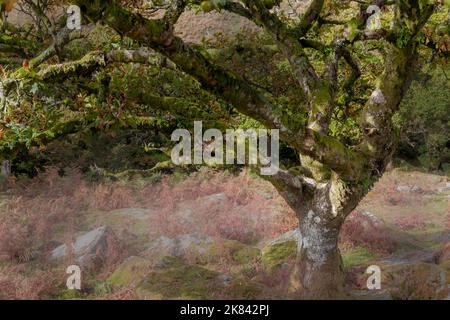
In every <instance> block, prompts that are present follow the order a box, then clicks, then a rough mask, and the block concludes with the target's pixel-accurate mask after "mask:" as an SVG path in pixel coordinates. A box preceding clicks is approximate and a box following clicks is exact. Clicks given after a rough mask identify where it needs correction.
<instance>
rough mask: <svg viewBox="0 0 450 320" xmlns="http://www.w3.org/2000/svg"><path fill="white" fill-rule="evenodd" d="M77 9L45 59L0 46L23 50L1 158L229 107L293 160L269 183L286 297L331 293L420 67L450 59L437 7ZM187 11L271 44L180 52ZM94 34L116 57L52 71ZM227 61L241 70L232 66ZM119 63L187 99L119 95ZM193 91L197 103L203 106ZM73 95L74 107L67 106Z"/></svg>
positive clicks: (178, 4)
mask: <svg viewBox="0 0 450 320" xmlns="http://www.w3.org/2000/svg"><path fill="white" fill-rule="evenodd" d="M75 3H77V4H78V5H79V6H80V7H81V9H82V12H83V15H84V17H85V19H86V21H85V22H86V23H85V24H84V26H83V28H82V29H81V30H78V31H73V32H72V31H69V30H67V29H65V28H64V27H63V25H60V27H59V29H58V28H56V29H57V30H58V31H55V32H53V37H52V40H51V41H50V45H47V46H46V47H43V46H42V44H39V43H35V42H32V41H31V42H30V41H29V40H28V39H26V37H24V35H23V34H22V35H20V36H18V34H20V32H19V33H18V32H16V33H15V35H13V36H11V37H3V38H2V39H5V40H3V42H6V41H9V44H10V45H12V46H16V48H17V44H18V43H21V44H22V45H23V44H26V45H27V48H28V50H27V52H22V55H23V56H31V57H30V61H29V63H26V64H23V65H22V67H21V68H19V67H16V68H13V69H10V70H6V71H4V75H3V80H2V84H3V95H2V102H3V107H4V108H3V115H4V117H3V120H2V121H3V123H2V125H3V128H2V129H1V130H2V131H1V134H2V137H3V139H2V141H0V154H1V157H2V158H4V159H11V158H13V157H15V156H17V155H18V154H19V153H20V152H21V150H28V149H29V148H30V147H32V146H33V145H37V146H43V145H45V144H47V143H48V142H49V141H51V140H53V139H55V138H57V137H60V136H65V135H67V134H69V133H73V132H78V131H80V130H83V129H84V128H86V127H90V126H93V125H94V126H98V125H100V126H113V125H117V126H119V127H124V126H136V127H144V128H150V129H152V130H155V129H157V130H161V129H162V127H165V128H166V129H170V128H173V127H174V126H176V125H177V123H172V124H171V125H169V126H164V125H162V123H161V121H160V118H159V119H158V118H155V117H153V116H149V106H150V107H151V108H150V109H151V110H153V111H152V112H154V110H167V111H168V112H170V113H171V114H175V115H176V114H177V113H178V114H183V113H186V112H187V111H189V113H191V114H192V116H193V118H197V119H202V118H203V117H204V116H205V115H206V114H208V112H206V113H205V110H204V109H202V103H207V102H210V103H208V104H204V105H205V106H206V105H211V104H212V101H215V103H218V104H219V106H218V107H217V109H216V110H214V112H213V113H214V114H215V116H214V117H213V119H214V122H217V121H222V123H229V120H230V119H229V117H227V116H226V115H227V114H229V111H227V108H228V107H229V106H231V107H232V108H235V110H237V111H238V112H239V113H241V114H243V115H245V116H246V117H248V118H251V119H253V120H256V121H257V123H258V124H259V125H263V126H265V127H268V128H273V129H279V130H280V137H281V139H282V140H283V142H284V143H285V144H286V146H287V148H288V149H289V150H291V151H292V152H291V156H290V160H291V161H285V162H284V163H283V168H281V170H280V171H279V172H278V174H277V175H276V176H272V177H270V180H271V182H272V183H273V184H274V186H275V187H276V188H277V189H278V191H279V192H280V194H281V195H282V196H283V198H284V199H285V200H286V202H287V203H288V204H289V205H290V206H291V207H292V209H293V210H294V211H295V212H296V214H297V216H298V218H299V230H300V234H301V237H300V239H299V252H298V257H297V263H296V268H295V270H294V272H293V273H292V276H291V291H292V293H293V294H294V295H296V296H297V297H309V298H312V297H320V298H326V297H335V296H336V295H338V294H340V293H341V292H342V289H343V271H342V261H341V257H340V254H339V250H338V248H337V242H338V235H339V230H340V228H341V226H342V224H343V222H344V220H345V218H346V217H347V215H348V214H349V213H350V212H351V211H352V210H353V209H354V208H355V207H356V205H357V204H358V203H359V202H360V201H361V199H362V198H363V197H364V196H365V195H366V193H367V192H368V191H369V189H370V188H371V187H372V185H373V183H374V182H375V181H377V180H378V179H379V178H380V176H381V175H382V174H383V172H384V171H385V169H386V166H387V164H388V163H389V161H390V160H391V158H392V155H393V153H394V151H395V149H396V145H397V137H398V135H397V134H396V130H395V123H394V120H393V117H394V115H395V114H396V112H397V111H398V109H399V106H400V102H401V101H402V98H403V97H404V96H405V93H406V91H407V89H408V87H409V86H410V83H411V81H412V79H413V76H414V74H415V72H416V70H417V67H418V66H419V63H420V58H421V57H424V56H427V55H429V53H428V52H433V55H436V56H438V57H439V58H441V59H444V60H445V59H446V58H448V32H445V31H444V32H442V30H441V29H439V27H438V26H439V24H442V23H443V22H444V21H446V19H448V8H447V7H445V4H444V3H443V2H442V1H434V2H433V1H415V0H411V1H405V0H396V1H383V0H377V1H373V2H370V3H369V2H367V3H366V2H361V1H332V0H312V1H304V2H303V4H304V6H305V10H303V11H302V13H301V14H298V15H297V14H291V15H289V17H287V16H286V15H285V14H284V13H283V12H284V11H282V10H277V9H278V7H279V5H280V3H279V2H277V1H261V0H253V1H247V0H243V1H239V2H238V1H228V0H222V1H211V2H209V1H205V2H200V1H187V0H186V1H185V0H174V1H168V2H158V3H156V2H155V3H153V2H147V1H131V2H130V1H106V0H94V1H84V0H78V1H75ZM371 4H375V5H377V6H378V7H380V8H381V9H382V10H383V14H382V21H381V26H382V27H381V28H380V29H376V30H367V29H366V23H367V20H368V18H369V16H370V15H371V13H370V12H369V13H368V11H367V9H368V7H369V5H371ZM189 8H194V9H195V8H196V9H198V10H204V11H211V10H218V11H220V10H226V11H229V12H232V13H234V14H236V15H239V16H241V17H243V18H245V19H247V20H248V21H250V22H252V23H253V24H254V25H256V26H258V27H259V28H260V29H261V30H262V33H263V35H264V36H266V38H265V39H266V41H267V43H264V42H263V41H253V42H252V43H250V44H249V43H245V41H239V39H237V41H235V42H233V41H229V42H228V41H222V43H221V44H220V45H218V44H217V43H204V44H203V45H201V46H200V45H193V44H189V43H186V42H185V41H183V40H182V39H181V38H180V37H178V36H177V35H176V34H175V32H174V29H175V25H176V23H177V20H178V19H179V17H180V16H181V15H182V14H183V12H184V11H185V10H187V9H189ZM98 22H101V23H103V24H106V25H107V26H108V27H109V28H111V29H113V30H115V32H117V34H118V35H119V36H120V37H119V39H120V40H119V41H118V43H117V44H116V45H113V44H112V43H110V44H109V45H105V46H102V47H101V48H97V50H93V51H89V52H85V55H84V56H82V57H81V58H79V57H77V55H74V56H72V57H71V56H70V54H67V55H66V57H65V61H64V62H62V63H59V64H55V63H54V62H53V61H52V58H53V57H55V56H58V57H59V58H62V59H64V55H61V54H59V52H60V50H61V48H64V47H65V46H66V45H68V44H69V43H70V42H71V41H73V40H74V39H76V38H80V37H85V36H86V35H88V34H90V33H91V32H92V30H93V28H95V27H96V26H95V24H96V23H98ZM22 32H24V31H23V30H22ZM259 40H261V39H259ZM236 42H237V44H236ZM422 47H423V48H424V49H422ZM93 49H95V48H93ZM430 49H431V51H423V50H430ZM249 52H253V54H252V55H251V58H250V59H247V60H246V59H245V57H246V56H247V58H248V57H249V56H248V55H249ZM257 52H259V53H257ZM227 53H228V54H231V55H232V56H238V57H240V58H242V59H240V60H239V59H232V60H231V61H230V60H229V59H227ZM228 57H229V56H228ZM257 58H259V59H261V60H259V61H258V59H257ZM267 61H277V64H276V68H274V69H278V70H276V71H274V70H273V69H270V68H269V67H267V66H266V68H265V69H264V64H267ZM246 62H248V64H247V63H246ZM128 63H135V64H136V63H138V64H142V65H147V66H148V65H150V66H151V65H153V66H155V65H157V66H158V68H159V70H160V69H161V68H162V69H163V70H164V69H171V70H172V72H173V74H174V75H176V77H177V78H180V79H183V83H182V85H181V87H182V88H183V90H181V92H178V93H174V92H172V93H171V94H170V96H167V94H165V93H164V92H163V90H161V91H158V90H155V91H154V92H151V91H149V90H148V89H146V88H143V87H142V85H141V86H138V85H137V86H133V89H130V90H123V91H122V92H120V93H119V94H118V96H115V95H114V93H113V92H112V91H111V90H113V89H114V86H111V83H112V82H111V79H112V78H114V77H111V75H113V74H114V70H116V69H117V67H118V66H119V65H121V64H128ZM11 65H13V64H11ZM254 68H256V70H257V71H256V72H255V69H254ZM281 69H282V70H281ZM143 70H145V72H150V71H151V70H152V68H151V67H150V68H146V69H143ZM147 74H148V73H147ZM280 79H284V80H285V82H282V83H281V84H280V82H279V81H280ZM173 80H174V78H172V85H173V83H174V82H173ZM113 83H114V82H113ZM186 88H193V90H191V91H189V90H185V89H186ZM194 92H195V94H194ZM197 92H202V94H203V96H201V98H200V99H199V97H198V96H196V93H197ZM71 95H72V97H73V96H77V97H78V99H76V100H75V101H73V100H69V99H68V98H67V97H69V96H71ZM127 101H128V102H127ZM129 101H133V103H129ZM205 108H206V107H205ZM36 111H38V115H39V116H37V115H36ZM208 111H210V110H208ZM178 124H179V123H178ZM168 131H170V130H168ZM292 155H294V156H292Z"/></svg>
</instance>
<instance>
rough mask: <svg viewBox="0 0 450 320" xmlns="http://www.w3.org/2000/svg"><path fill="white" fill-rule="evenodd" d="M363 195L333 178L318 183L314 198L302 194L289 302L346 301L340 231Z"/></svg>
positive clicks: (360, 191) (298, 211)
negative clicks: (344, 299)
mask: <svg viewBox="0 0 450 320" xmlns="http://www.w3.org/2000/svg"><path fill="white" fill-rule="evenodd" d="M364 194H365V192H364V191H362V190H361V189H359V188H356V189H355V188H348V187H346V186H345V184H344V183H343V182H342V181H340V180H338V179H335V178H333V177H331V179H330V180H329V181H328V183H319V184H318V187H317V189H316V190H315V191H314V192H313V194H310V195H309V196H308V194H303V199H304V201H303V203H302V205H299V206H298V207H297V208H296V212H297V215H298V218H299V231H300V232H299V235H300V236H299V239H298V250H297V258H296V263H295V265H294V268H293V270H292V273H291V277H290V282H289V295H290V296H291V297H292V298H295V299H336V298H344V297H345V293H344V270H343V263H342V258H341V254H340V252H339V248H338V240H339V231H340V229H341V226H342V224H343V222H344V220H345V218H346V217H347V216H348V214H349V213H350V212H352V211H353V209H354V208H355V207H356V205H357V204H358V202H359V201H360V199H361V198H362V197H363V196H364Z"/></svg>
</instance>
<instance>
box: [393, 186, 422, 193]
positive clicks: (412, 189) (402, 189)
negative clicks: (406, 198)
mask: <svg viewBox="0 0 450 320" xmlns="http://www.w3.org/2000/svg"><path fill="white" fill-rule="evenodd" d="M395 190H396V191H397V192H414V193H421V192H423V190H422V188H421V187H419V186H415V185H411V184H405V185H398V186H397V187H396V188H395Z"/></svg>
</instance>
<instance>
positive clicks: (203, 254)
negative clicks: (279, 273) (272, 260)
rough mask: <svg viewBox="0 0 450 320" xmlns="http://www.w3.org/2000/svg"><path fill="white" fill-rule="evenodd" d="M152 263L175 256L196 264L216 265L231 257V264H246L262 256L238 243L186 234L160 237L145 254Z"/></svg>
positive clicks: (253, 249)
mask: <svg viewBox="0 0 450 320" xmlns="http://www.w3.org/2000/svg"><path fill="white" fill-rule="evenodd" d="M144 255H145V257H147V258H148V259H150V260H152V261H157V260H160V259H161V258H163V257H165V256H174V257H178V258H182V259H185V260H188V261H190V262H191V263H196V264H201V265H204V264H214V263H217V262H219V261H221V260H223V259H229V258H230V257H231V260H232V261H229V262H231V263H237V264H246V263H249V262H251V261H253V260H254V259H257V258H259V256H260V255H261V253H260V250H259V249H258V248H254V247H250V246H247V245H245V244H242V243H240V242H238V241H233V240H227V239H220V238H213V237H208V236H203V235H198V234H186V235H182V236H178V237H175V238H168V237H160V238H158V239H156V240H155V241H153V242H152V243H151V244H150V246H149V247H148V249H147V250H146V251H145V252H144Z"/></svg>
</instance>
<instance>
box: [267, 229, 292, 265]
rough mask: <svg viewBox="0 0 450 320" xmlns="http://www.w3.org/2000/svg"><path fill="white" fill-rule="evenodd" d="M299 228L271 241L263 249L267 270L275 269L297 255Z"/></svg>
mask: <svg viewBox="0 0 450 320" xmlns="http://www.w3.org/2000/svg"><path fill="white" fill-rule="evenodd" d="M299 237H300V234H299V231H298V230H293V231H289V232H287V233H285V234H283V235H281V236H280V237H278V238H276V239H275V240H273V241H271V242H270V243H268V244H267V245H265V246H264V248H263V249H262V264H263V267H264V268H265V269H266V270H273V269H274V268H277V267H280V266H281V265H283V264H284V263H287V262H289V261H291V260H292V259H294V258H295V257H296V255H297V247H298V239H299Z"/></svg>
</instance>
